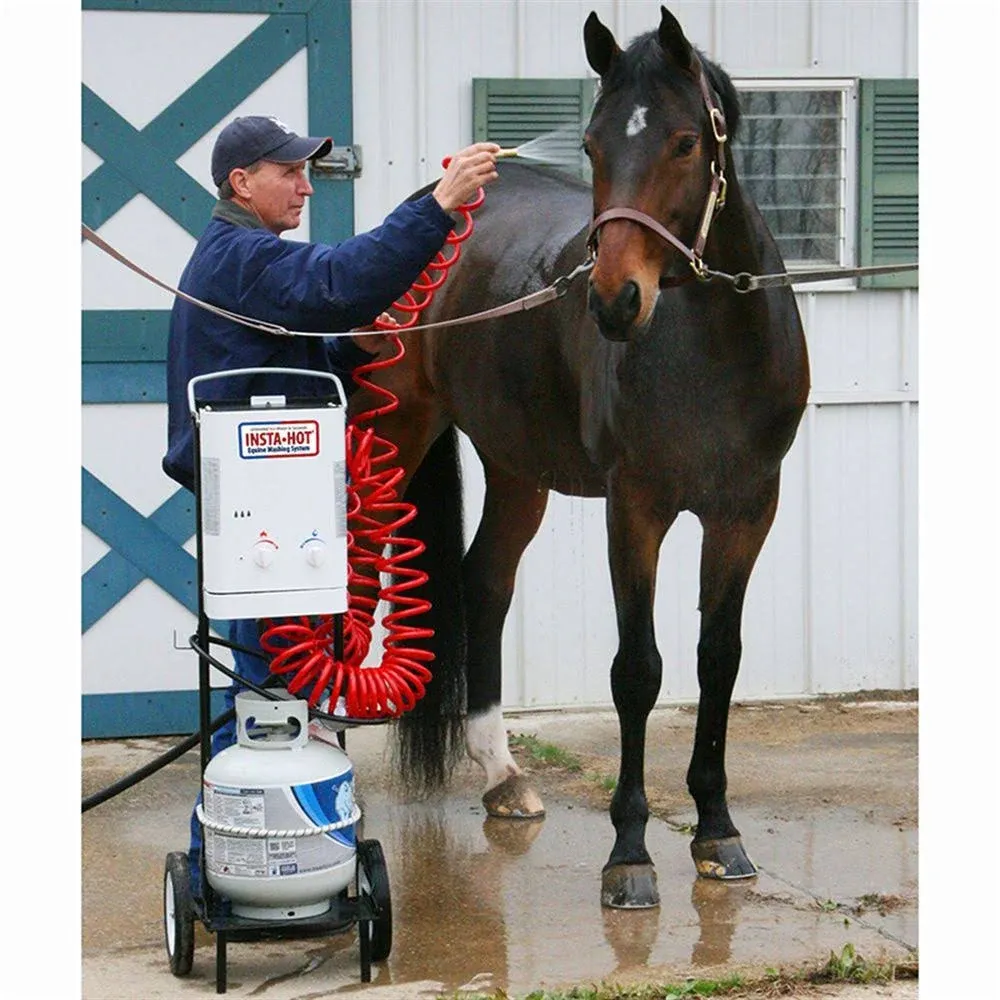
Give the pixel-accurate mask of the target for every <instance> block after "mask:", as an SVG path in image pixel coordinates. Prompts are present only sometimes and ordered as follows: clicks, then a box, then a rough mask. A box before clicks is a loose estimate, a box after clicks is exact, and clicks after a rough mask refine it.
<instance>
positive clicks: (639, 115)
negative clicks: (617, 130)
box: [625, 104, 649, 139]
mask: <svg viewBox="0 0 1000 1000" xmlns="http://www.w3.org/2000/svg"><path fill="white" fill-rule="evenodd" d="M648 110H649V109H648V108H644V107H642V106H641V105H638V104H637V105H636V106H635V109H634V110H633V112H632V117H631V118H629V120H628V124H627V125H626V126H625V134H626V135H627V136H628V137H629V138H630V139H631V138H632V136H634V135H638V134H639V133H640V132H641V131H642V130H643V129H644V128H645V127H646V112H647V111H648Z"/></svg>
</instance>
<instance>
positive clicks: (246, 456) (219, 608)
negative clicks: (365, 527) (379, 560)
mask: <svg viewBox="0 0 1000 1000" xmlns="http://www.w3.org/2000/svg"><path fill="white" fill-rule="evenodd" d="M253 402H254V401H251V405H250V406H249V407H248V408H246V409H233V408H213V407H210V406H205V407H202V408H200V409H199V410H198V413H197V430H198V450H199V483H198V495H199V501H200V503H199V516H200V529H201V563H202V567H201V568H202V595H203V599H204V607H205V612H206V614H207V615H208V616H209V617H210V618H264V617H272V616H273V617H283V616H288V615H311V614H337V613H340V612H343V611H346V610H347V473H346V465H345V454H344V430H345V426H344V407H343V406H340V405H334V404H332V403H330V404H324V405H315V406H285V405H283V402H284V401H283V399H282V397H280V396H279V397H267V399H266V400H265V401H262V402H261V403H260V405H252V404H253Z"/></svg>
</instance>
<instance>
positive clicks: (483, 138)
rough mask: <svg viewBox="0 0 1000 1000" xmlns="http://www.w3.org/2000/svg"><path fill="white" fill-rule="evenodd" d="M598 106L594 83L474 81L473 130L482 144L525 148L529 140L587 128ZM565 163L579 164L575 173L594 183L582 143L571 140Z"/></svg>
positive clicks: (570, 138)
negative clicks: (593, 111) (595, 103)
mask: <svg viewBox="0 0 1000 1000" xmlns="http://www.w3.org/2000/svg"><path fill="white" fill-rule="evenodd" d="M593 104H594V81H593V80H590V79H586V78H584V79H570V80H548V79H532V80H507V79H498V78H489V79H487V78H478V79H474V80H473V81H472V128H473V138H474V140H475V141H476V142H487V141H491V142H498V143H499V144H500V145H501V146H504V147H515V146H521V145H523V144H524V143H526V142H527V141H528V140H529V139H535V138H537V137H538V136H540V135H545V134H547V133H549V132H555V131H556V130H557V129H560V128H565V126H567V125H577V126H579V134H580V135H582V133H583V127H584V125H585V124H586V123H587V122H588V121H589V120H590V112H591V110H592V108H593ZM565 142H566V144H567V148H566V150H565V151H560V159H562V158H563V156H565V158H566V159H567V160H569V159H573V160H578V162H579V168H578V170H577V171H575V173H576V174H577V176H579V177H584V178H587V179H589V177H590V173H589V171H590V164H589V163H588V162H587V158H586V157H585V156H584V155H583V152H582V151H581V150H580V149H579V137H578V136H577V137H576V138H574V137H573V136H572V135H567V136H566V139H565Z"/></svg>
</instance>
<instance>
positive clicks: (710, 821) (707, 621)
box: [687, 479, 778, 879]
mask: <svg viewBox="0 0 1000 1000" xmlns="http://www.w3.org/2000/svg"><path fill="white" fill-rule="evenodd" d="M777 503H778V482H777V480H776V479H775V480H774V481H773V482H772V483H771V484H769V487H768V489H767V491H766V492H765V493H764V494H763V495H762V496H761V497H760V498H759V502H758V504H757V505H756V507H755V508H753V509H752V510H750V511H749V512H747V513H745V514H743V515H742V516H739V517H735V518H734V517H732V516H720V517H705V516H703V517H702V518H701V522H702V526H703V528H704V538H703V540H702V550H701V600H700V609H701V633H700V636H699V640H698V686H699V689H700V697H699V700H698V724H697V728H696V730H695V738H694V752H693V753H692V755H691V764H690V767H689V768H688V773H687V784H688V790H689V791H690V793H691V795H692V797H693V798H694V801H695V805H696V806H697V808H698V828H697V830H696V832H695V836H694V840H693V842H692V844H691V855H692V857H693V858H694V862H695V867H696V868H697V870H698V874H699V875H704V876H706V877H708V878H719V879H739V878H749V877H751V876H753V875H755V874H756V873H757V869H756V867H755V866H754V864H753V862H752V861H751V860H750V858H749V857H748V856H747V854H746V852H745V851H744V849H743V843H742V840H741V839H740V833H739V830H737V829H736V827H735V826H734V825H733V821H732V819H730V816H729V807H728V805H727V804H726V767H725V758H726V728H727V725H728V722H729V702H730V698H731V696H732V693H733V686H734V684H735V683H736V674H737V672H738V670H739V667H740V656H741V654H742V650H743V645H742V640H741V637H740V626H741V622H742V617H743V598H744V595H745V594H746V587H747V581H748V580H749V578H750V572H751V570H752V569H753V567H754V563H755V562H756V560H757V555H758V554H759V552H760V550H761V546H762V545H763V544H764V539H765V538H767V533H768V531H769V530H770V528H771V522H772V521H773V520H774V512H775V509H776V508H777Z"/></svg>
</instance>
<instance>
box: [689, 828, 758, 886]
mask: <svg viewBox="0 0 1000 1000" xmlns="http://www.w3.org/2000/svg"><path fill="white" fill-rule="evenodd" d="M691 857H692V858H694V866H695V868H696V869H697V870H698V874H699V875H700V876H702V878H717V879H722V880H724V881H731V880H734V879H741V878H753V877H754V876H755V875H756V874H757V866H756V865H755V864H754V863H753V862H752V861H751V860H750V858H749V857H748V856H747V852H746V851H744V850H743V841H742V840H740V838H739V837H720V838H718V839H716V840H693V841H692V842H691Z"/></svg>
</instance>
